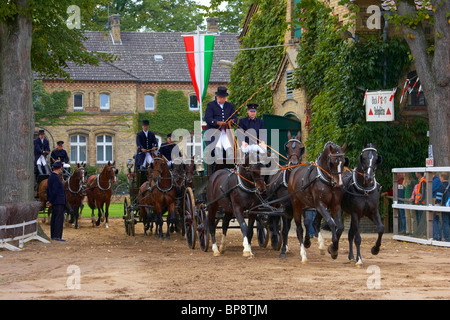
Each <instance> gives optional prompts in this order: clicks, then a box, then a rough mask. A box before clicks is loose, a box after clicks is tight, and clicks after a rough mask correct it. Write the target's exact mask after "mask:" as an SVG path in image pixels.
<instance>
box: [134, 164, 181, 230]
mask: <svg viewBox="0 0 450 320" xmlns="http://www.w3.org/2000/svg"><path fill="white" fill-rule="evenodd" d="M152 165H153V168H152V169H151V170H150V169H149V181H146V182H145V183H143V184H142V186H141V187H140V188H139V195H138V201H139V205H140V207H139V210H140V215H141V217H142V218H143V220H144V221H146V222H147V223H144V233H145V234H146V231H147V230H148V227H149V223H150V222H152V217H149V216H148V215H149V213H150V210H149V208H148V207H145V206H151V207H152V208H153V210H152V211H153V213H152V214H154V215H155V218H156V219H155V222H156V231H155V234H156V235H158V237H159V239H164V234H163V230H162V227H163V223H164V221H163V218H162V215H163V214H164V213H165V212H166V211H168V218H167V222H168V223H169V222H170V221H174V222H176V220H177V217H176V211H175V204H176V199H177V190H176V188H175V187H174V186H175V185H174V177H173V174H172V172H171V170H170V168H169V165H168V164H167V160H166V159H165V158H164V157H161V156H154V157H153V164H152ZM179 226H180V224H177V231H178V228H179ZM169 229H170V228H168V230H167V234H166V237H167V238H168V237H170V230H169Z"/></svg>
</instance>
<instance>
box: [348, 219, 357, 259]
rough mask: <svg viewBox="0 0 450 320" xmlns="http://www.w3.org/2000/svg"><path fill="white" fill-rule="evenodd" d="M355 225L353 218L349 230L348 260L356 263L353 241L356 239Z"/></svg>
mask: <svg viewBox="0 0 450 320" xmlns="http://www.w3.org/2000/svg"><path fill="white" fill-rule="evenodd" d="M354 229H355V225H354V223H353V216H352V222H351V224H350V229H348V260H349V261H355V256H354V255H353V240H354V239H355V230H354Z"/></svg>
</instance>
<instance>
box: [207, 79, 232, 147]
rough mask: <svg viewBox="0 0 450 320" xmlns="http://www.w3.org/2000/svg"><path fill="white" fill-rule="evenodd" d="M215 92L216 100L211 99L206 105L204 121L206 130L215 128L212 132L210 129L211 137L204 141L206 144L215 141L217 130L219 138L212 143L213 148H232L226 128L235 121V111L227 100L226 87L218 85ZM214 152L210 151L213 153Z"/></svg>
mask: <svg viewBox="0 0 450 320" xmlns="http://www.w3.org/2000/svg"><path fill="white" fill-rule="evenodd" d="M215 94H216V100H214V101H211V102H209V103H208V105H207V106H206V111H205V122H206V131H208V129H216V130H214V132H211V131H210V134H211V135H212V136H211V139H210V141H209V142H208V141H207V142H206V143H207V145H209V144H212V143H213V142H214V141H215V136H216V131H217V130H219V133H220V138H219V139H218V142H217V143H216V144H213V146H214V147H215V148H219V149H222V150H223V151H224V152H225V151H226V150H227V149H228V150H230V149H231V150H232V149H233V148H232V146H231V143H230V141H229V139H228V137H227V135H226V131H225V130H226V129H227V128H228V126H229V125H231V124H233V123H236V122H237V116H236V113H235V109H234V105H233V104H232V103H230V102H228V101H227V97H228V92H227V88H226V87H218V88H217V92H216V93H215ZM213 153H214V152H212V154H213Z"/></svg>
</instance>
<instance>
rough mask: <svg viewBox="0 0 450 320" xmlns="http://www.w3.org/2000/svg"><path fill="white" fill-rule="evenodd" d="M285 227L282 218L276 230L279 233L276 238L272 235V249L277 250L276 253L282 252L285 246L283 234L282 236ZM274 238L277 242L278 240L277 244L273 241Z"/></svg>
mask: <svg viewBox="0 0 450 320" xmlns="http://www.w3.org/2000/svg"><path fill="white" fill-rule="evenodd" d="M283 225H284V222H283V218H282V217H280V218H279V221H278V225H277V226H276V228H277V229H278V233H277V235H275V236H274V235H273V234H272V238H271V243H272V249H273V250H275V251H280V250H281V246H282V245H283V234H282V232H283ZM274 231H275V230H274ZM274 237H275V240H276V242H275V243H274V241H273V240H274Z"/></svg>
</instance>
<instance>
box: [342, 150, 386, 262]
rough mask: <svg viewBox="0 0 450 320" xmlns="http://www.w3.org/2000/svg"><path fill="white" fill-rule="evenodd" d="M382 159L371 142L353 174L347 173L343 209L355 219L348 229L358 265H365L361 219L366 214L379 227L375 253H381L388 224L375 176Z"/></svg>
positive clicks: (374, 247)
mask: <svg viewBox="0 0 450 320" xmlns="http://www.w3.org/2000/svg"><path fill="white" fill-rule="evenodd" d="M381 162H382V158H381V155H379V154H378V151H377V149H376V148H375V147H374V146H373V145H372V144H371V143H370V144H367V145H366V146H365V147H364V149H363V150H362V151H361V154H360V155H359V161H358V166H357V167H356V168H355V170H354V171H353V172H352V173H350V172H345V174H344V187H345V193H344V198H343V199H342V209H343V210H344V211H345V212H347V213H349V214H350V215H351V218H352V222H351V226H350V229H349V230H348V242H349V253H348V259H349V260H353V261H355V262H356V264H355V265H356V266H357V267H360V266H361V265H362V259H361V252H360V245H361V234H360V229H359V221H360V220H361V218H362V217H363V216H366V217H368V218H369V219H370V220H372V221H373V222H374V223H375V225H376V228H377V233H378V239H377V241H376V243H375V245H374V246H373V247H372V250H371V252H372V254H374V255H376V254H378V253H379V252H380V246H381V238H382V236H383V233H384V225H383V223H382V222H381V217H380V212H379V210H378V205H379V199H380V186H379V185H378V183H377V181H376V179H375V172H376V170H377V167H378V166H379V165H380V164H381ZM353 241H355V245H356V260H355V258H354V256H353Z"/></svg>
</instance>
